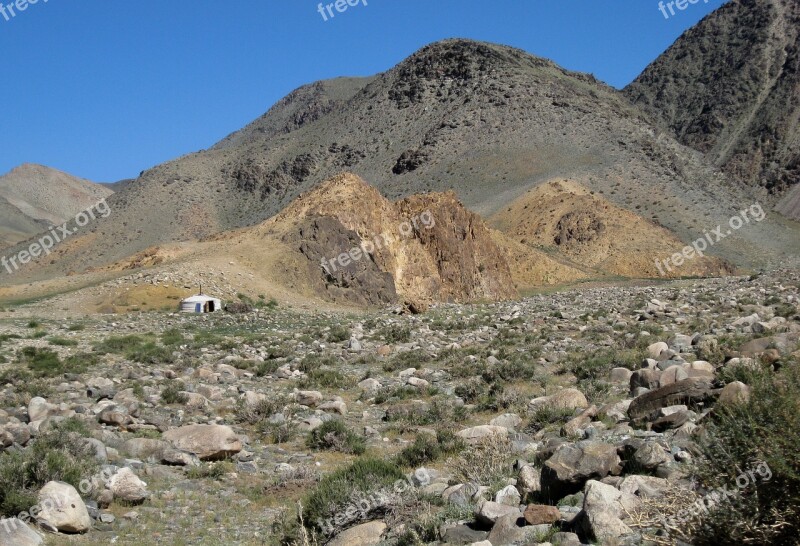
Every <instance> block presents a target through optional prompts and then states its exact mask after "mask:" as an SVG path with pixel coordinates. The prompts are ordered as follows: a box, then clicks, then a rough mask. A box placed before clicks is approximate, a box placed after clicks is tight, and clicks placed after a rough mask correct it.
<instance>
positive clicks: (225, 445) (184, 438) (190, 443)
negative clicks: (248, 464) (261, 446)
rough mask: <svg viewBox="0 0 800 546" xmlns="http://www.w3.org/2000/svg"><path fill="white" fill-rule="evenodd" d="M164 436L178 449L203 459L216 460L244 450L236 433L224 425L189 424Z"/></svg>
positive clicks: (169, 431)
mask: <svg viewBox="0 0 800 546" xmlns="http://www.w3.org/2000/svg"><path fill="white" fill-rule="evenodd" d="M163 438H164V439H165V440H166V441H168V442H170V443H171V444H172V445H173V446H174V447H175V448H176V449H179V450H182V451H187V452H189V453H192V454H194V455H197V457H198V458H199V459H200V460H202V461H216V460H219V459H224V458H226V457H229V456H231V455H235V454H236V453H239V452H240V451H241V450H242V442H241V440H239V437H238V436H237V435H236V433H234V432H233V429H231V428H230V427H228V426H224V425H187V426H184V427H180V428H174V429H172V430H168V431H167V432H165V433H164V434H163Z"/></svg>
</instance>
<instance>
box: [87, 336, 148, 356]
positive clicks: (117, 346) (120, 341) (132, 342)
mask: <svg viewBox="0 0 800 546" xmlns="http://www.w3.org/2000/svg"><path fill="white" fill-rule="evenodd" d="M143 343H145V339H144V338H142V337H141V336H137V335H130V336H121V337H120V336H113V337H110V338H108V339H105V340H103V341H101V342H99V343H95V345H94V350H95V351H96V352H98V353H101V354H107V353H114V354H125V353H126V352H127V351H130V350H133V349H136V348H137V347H139V346H140V345H142V344H143Z"/></svg>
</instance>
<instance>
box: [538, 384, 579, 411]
mask: <svg viewBox="0 0 800 546" xmlns="http://www.w3.org/2000/svg"><path fill="white" fill-rule="evenodd" d="M547 405H548V406H550V407H552V408H555V409H570V410H575V409H586V408H588V407H589V401H588V400H586V396H584V395H583V393H582V392H581V391H579V390H578V389H564V390H561V391H558V392H557V393H555V394H554V395H552V396H550V397H549V398H548V399H547Z"/></svg>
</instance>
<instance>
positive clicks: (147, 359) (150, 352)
mask: <svg viewBox="0 0 800 546" xmlns="http://www.w3.org/2000/svg"><path fill="white" fill-rule="evenodd" d="M125 358H127V359H128V360H133V361H134V362H141V363H142V364H169V363H172V362H175V357H174V356H173V355H172V350H171V349H167V348H166V347H161V346H160V345H156V344H155V343H154V342H152V341H150V342H147V343H143V344H141V345H139V346H138V347H136V348H134V349H131V350H129V351H128V352H126V353H125Z"/></svg>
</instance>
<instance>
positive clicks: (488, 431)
mask: <svg viewBox="0 0 800 546" xmlns="http://www.w3.org/2000/svg"><path fill="white" fill-rule="evenodd" d="M457 434H458V436H460V437H461V438H463V439H464V440H466V441H467V443H477V442H480V441H481V440H483V439H484V438H490V437H492V436H496V437H499V438H506V437H507V436H508V429H507V428H505V427H499V426H496V425H480V426H477V427H471V428H465V429H464V430H461V431H459V432H458V433H457Z"/></svg>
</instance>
